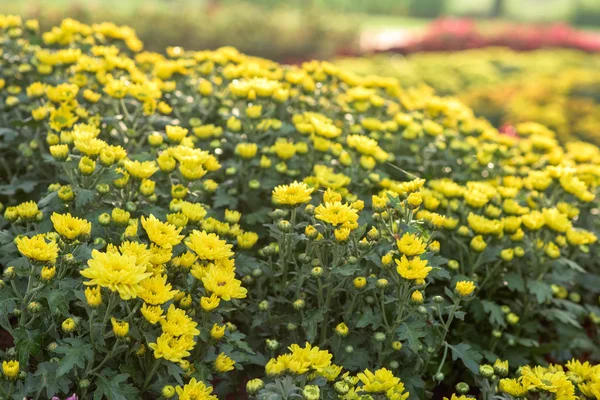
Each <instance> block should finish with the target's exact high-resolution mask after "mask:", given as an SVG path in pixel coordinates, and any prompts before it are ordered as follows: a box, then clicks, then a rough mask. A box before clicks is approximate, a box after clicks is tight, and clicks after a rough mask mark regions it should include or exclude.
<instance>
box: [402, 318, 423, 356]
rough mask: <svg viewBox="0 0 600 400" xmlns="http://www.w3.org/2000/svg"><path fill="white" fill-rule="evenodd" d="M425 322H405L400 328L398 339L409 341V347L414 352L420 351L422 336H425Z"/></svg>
mask: <svg viewBox="0 0 600 400" xmlns="http://www.w3.org/2000/svg"><path fill="white" fill-rule="evenodd" d="M424 327H425V322H423V321H414V322H411V323H403V324H402V325H400V327H399V328H398V339H400V340H405V341H407V342H408V347H409V348H410V349H411V350H412V351H413V352H414V353H417V352H418V351H419V344H420V343H421V341H420V340H419V339H420V338H422V337H424V336H425V332H424V329H423V328H424Z"/></svg>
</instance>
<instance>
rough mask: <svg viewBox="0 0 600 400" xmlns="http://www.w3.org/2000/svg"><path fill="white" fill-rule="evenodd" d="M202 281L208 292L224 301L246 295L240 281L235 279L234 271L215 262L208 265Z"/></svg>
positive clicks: (241, 297)
mask: <svg viewBox="0 0 600 400" xmlns="http://www.w3.org/2000/svg"><path fill="white" fill-rule="evenodd" d="M202 283H203V284H204V288H205V289H206V290H207V291H208V292H209V293H212V294H214V295H216V296H218V297H219V298H220V299H222V300H225V301H229V300H231V299H243V298H245V297H246V293H247V290H246V289H245V288H243V287H242V282H240V281H239V280H237V279H235V272H234V271H233V270H230V269H225V268H222V267H219V266H217V265H215V264H211V265H210V266H209V267H208V270H207V271H206V275H204V277H203V278H202Z"/></svg>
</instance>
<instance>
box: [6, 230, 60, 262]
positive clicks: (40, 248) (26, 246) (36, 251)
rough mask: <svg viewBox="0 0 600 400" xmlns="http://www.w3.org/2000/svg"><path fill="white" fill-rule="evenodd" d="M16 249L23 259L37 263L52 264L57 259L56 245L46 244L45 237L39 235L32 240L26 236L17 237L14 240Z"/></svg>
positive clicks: (51, 242) (54, 243)
mask: <svg viewBox="0 0 600 400" xmlns="http://www.w3.org/2000/svg"><path fill="white" fill-rule="evenodd" d="M16 242H17V249H18V250H19V252H20V253H21V254H23V255H24V256H25V257H27V258H29V259H31V260H35V261H39V262H46V263H50V264H54V263H55V262H56V258H57V257H58V245H57V244H56V242H54V241H50V242H47V241H46V239H45V235H43V234H39V235H35V236H34V237H32V238H28V237H26V236H23V237H19V238H17V240H16Z"/></svg>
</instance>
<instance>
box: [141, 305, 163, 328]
mask: <svg viewBox="0 0 600 400" xmlns="http://www.w3.org/2000/svg"><path fill="white" fill-rule="evenodd" d="M140 311H141V312H142V315H143V316H144V318H145V319H146V321H148V322H149V323H151V324H152V325H155V324H156V323H158V322H160V321H162V320H164V318H165V317H164V316H163V309H162V308H161V307H160V306H149V305H147V304H146V303H144V305H143V306H142V308H141V310H140Z"/></svg>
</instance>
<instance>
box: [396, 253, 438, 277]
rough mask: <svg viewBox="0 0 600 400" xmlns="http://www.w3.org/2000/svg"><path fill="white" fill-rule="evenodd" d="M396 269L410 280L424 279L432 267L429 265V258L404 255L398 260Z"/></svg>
mask: <svg viewBox="0 0 600 400" xmlns="http://www.w3.org/2000/svg"><path fill="white" fill-rule="evenodd" d="M396 265H397V267H396V271H397V272H398V274H399V275H400V276H401V277H403V278H404V279H408V280H423V279H425V278H427V275H428V274H429V271H431V270H432V268H431V267H428V266H427V260H422V259H420V258H419V257H414V258H412V259H410V260H409V259H408V258H406V256H404V255H403V256H402V258H401V259H400V260H396Z"/></svg>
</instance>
